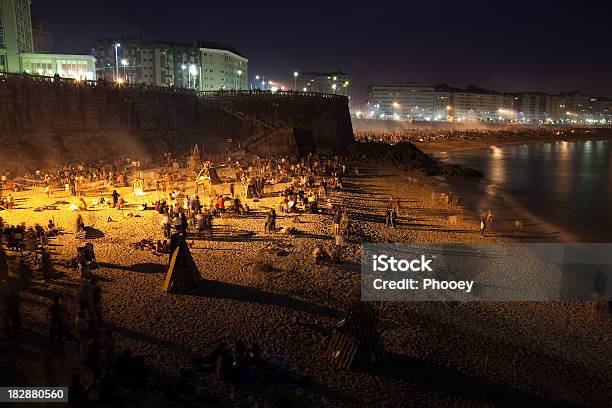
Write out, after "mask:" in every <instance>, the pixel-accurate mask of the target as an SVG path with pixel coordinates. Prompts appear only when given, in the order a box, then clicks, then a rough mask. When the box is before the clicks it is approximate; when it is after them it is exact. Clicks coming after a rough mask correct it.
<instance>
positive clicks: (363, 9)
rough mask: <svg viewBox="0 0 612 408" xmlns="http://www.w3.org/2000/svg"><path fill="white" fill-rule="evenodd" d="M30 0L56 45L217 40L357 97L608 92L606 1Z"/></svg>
mask: <svg viewBox="0 0 612 408" xmlns="http://www.w3.org/2000/svg"><path fill="white" fill-rule="evenodd" d="M32 2H33V6H32V10H33V14H34V15H36V16H38V17H40V18H41V19H43V21H45V22H46V24H47V26H48V27H49V29H50V30H51V31H52V32H53V35H54V42H55V48H56V49H57V51H61V52H80V51H83V50H88V49H89V48H91V45H92V43H93V41H94V40H95V39H96V38H104V37H115V36H124V35H130V36H142V37H143V38H145V39H164V40H176V41H189V40H193V39H201V40H209V41H220V42H226V43H229V44H231V45H233V46H234V47H236V48H237V49H239V50H240V51H241V52H242V53H243V54H245V55H246V56H247V57H248V58H249V71H250V74H251V75H253V76H254V75H255V74H266V77H270V78H272V79H275V78H276V79H279V80H281V79H284V78H287V77H289V76H290V75H291V73H292V72H293V71H294V70H296V69H297V70H299V71H328V70H335V69H342V70H344V71H346V72H348V73H349V74H350V75H351V76H352V87H351V93H352V95H353V97H354V102H357V103H360V102H362V101H363V100H364V99H365V94H366V88H367V86H368V85H369V84H370V83H392V82H396V81H415V82H423V83H448V84H449V85H452V86H467V85H469V84H476V85H479V86H481V87H485V88H493V89H498V90H510V91H517V90H539V91H545V92H553V93H554V92H559V91H569V90H573V89H578V90H583V91H585V92H590V93H594V94H597V95H608V96H612V28H611V27H612V23H611V15H612V13H611V12H612V6H611V5H610V4H609V3H608V2H601V4H600V5H597V4H596V3H595V2H592V1H582V2H581V1H574V2H572V3H570V2H567V1H564V0H558V1H553V0H531V1H524V0H506V1H495V0H490V1H481V0H463V1H460V0H454V1H436V0H420V1H412V0H404V1H387V2H377V1H368V2H363V1H353V2H344V1H333V2H332V1H325V2H323V1H295V2H292V1H284V2H278V3H277V2H263V1H259V2H258V1H249V2H241V1H237V0H234V1H231V0H230V1H205V0H177V1H167V0H165V1H159V0H121V1H120V0H103V1H97V2H93V1H92V2H84V1H82V0H78V1H77V0H56V1H49V0H33V1H32ZM606 3H608V4H606Z"/></svg>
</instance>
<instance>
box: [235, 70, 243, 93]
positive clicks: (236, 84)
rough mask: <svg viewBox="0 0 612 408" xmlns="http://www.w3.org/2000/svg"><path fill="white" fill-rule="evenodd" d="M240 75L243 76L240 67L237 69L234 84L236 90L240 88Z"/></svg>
mask: <svg viewBox="0 0 612 408" xmlns="http://www.w3.org/2000/svg"><path fill="white" fill-rule="evenodd" d="M240 76H242V70H240V69H239V70H238V71H236V77H235V80H236V83H235V85H234V90H235V91H237V90H238V77H240Z"/></svg>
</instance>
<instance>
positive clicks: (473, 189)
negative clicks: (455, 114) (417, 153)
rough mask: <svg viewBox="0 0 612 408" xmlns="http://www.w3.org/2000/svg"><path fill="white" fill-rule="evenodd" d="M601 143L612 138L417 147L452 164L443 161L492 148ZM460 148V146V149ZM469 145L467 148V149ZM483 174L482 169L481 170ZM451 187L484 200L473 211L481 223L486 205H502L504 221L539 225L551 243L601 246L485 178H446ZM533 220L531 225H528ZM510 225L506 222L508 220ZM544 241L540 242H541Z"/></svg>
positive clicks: (440, 144) (518, 139) (457, 143)
mask: <svg viewBox="0 0 612 408" xmlns="http://www.w3.org/2000/svg"><path fill="white" fill-rule="evenodd" d="M589 140H592V141H599V140H612V135H608V136H602V135H597V136H596V135H584V134H581V135H576V136H570V137H554V138H553V137H545V138H541V139H534V138H526V139H521V138H520V137H518V138H515V139H513V140H487V141H484V140H478V141H476V140H470V141H464V140H461V141H459V140H456V141H451V142H445V143H437V142H424V143H420V144H416V146H417V147H418V148H419V149H421V150H422V151H423V152H425V153H426V154H428V155H430V156H432V157H433V158H434V159H436V160H439V161H442V162H446V163H452V159H451V158H450V157H448V156H447V157H443V156H444V155H445V154H448V153H452V152H459V151H461V152H462V151H470V150H472V151H475V150H484V149H488V148H491V147H500V146H512V145H518V144H539V143H555V142H577V141H589ZM460 144H461V145H460ZM465 144H467V145H465ZM479 170H480V169H479ZM445 178H446V179H447V182H448V184H449V185H451V186H453V187H454V188H456V189H457V190H458V191H459V192H460V193H461V194H467V195H475V194H479V195H481V196H483V197H484V198H483V199H482V201H481V203H480V204H476V205H475V206H474V208H471V209H470V213H471V214H472V215H474V216H476V219H477V220H478V219H479V217H482V216H483V213H484V214H486V212H487V210H488V208H484V207H490V205H487V204H486V203H490V202H495V201H496V199H497V201H501V206H502V208H504V207H506V206H507V207H509V208H508V209H506V210H505V211H502V214H503V215H502V219H503V218H506V217H508V216H509V215H513V218H516V219H522V220H525V221H527V222H525V226H527V225H532V226H533V225H538V227H537V228H536V233H537V235H545V236H550V237H551V238H552V237H554V238H553V239H552V241H548V242H567V243H571V242H598V240H597V239H595V240H593V239H590V238H588V237H581V236H579V235H577V234H575V233H573V232H571V231H569V230H567V229H566V228H562V227H560V226H559V225H557V224H554V223H552V222H550V221H547V220H545V219H544V218H542V217H541V216H538V215H536V214H534V213H533V212H532V211H531V210H530V209H528V208H527V207H525V206H524V205H523V204H521V203H520V202H519V201H518V199H516V198H515V197H514V196H513V195H512V194H511V193H509V192H507V191H504V190H503V189H502V188H500V187H498V186H495V185H493V184H491V183H490V182H489V180H488V179H487V178H486V177H484V176H483V178H482V179H474V180H470V179H464V180H460V179H456V178H452V177H448V176H447V177H445ZM492 189H494V190H495V191H496V192H495V195H494V196H492V195H490V194H489V193H488V191H489V190H492ZM496 212H497V211H495V209H494V208H493V213H494V222H493V224H495V218H496ZM528 220H530V221H528ZM506 221H507V220H506ZM538 239H541V238H538ZM516 240H517V241H519V242H521V241H524V239H521V237H520V236H517V237H516Z"/></svg>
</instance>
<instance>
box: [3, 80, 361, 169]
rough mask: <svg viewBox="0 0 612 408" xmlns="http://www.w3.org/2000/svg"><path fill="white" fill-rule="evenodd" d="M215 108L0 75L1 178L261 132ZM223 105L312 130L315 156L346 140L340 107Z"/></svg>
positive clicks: (185, 98) (235, 100) (303, 101)
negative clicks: (21, 168)
mask: <svg viewBox="0 0 612 408" xmlns="http://www.w3.org/2000/svg"><path fill="white" fill-rule="evenodd" d="M220 100H221V99H218V98H204V99H203V98H201V97H198V96H196V95H195V94H194V93H190V92H185V91H182V90H172V89H169V88H157V87H148V88H147V87H139V86H120V87H116V86H114V85H112V84H108V83H106V84H105V83H84V82H74V81H68V80H61V81H58V80H56V81H54V82H52V81H51V80H50V79H49V78H39V77H29V76H19V75H6V74H1V75H0V171H2V170H9V169H10V167H11V166H18V165H19V164H23V165H27V167H29V168H36V167H43V166H44V165H48V164H51V163H58V162H63V161H68V160H75V159H82V160H91V159H106V160H108V159H112V158H115V157H117V156H120V157H130V155H131V156H132V157H135V155H142V154H149V153H158V152H163V151H166V150H167V149H169V150H173V151H177V152H183V153H184V152H186V151H187V150H186V149H188V148H189V146H190V145H193V144H194V143H199V144H203V145H204V146H205V149H206V150H207V151H211V152H212V151H223V150H225V149H226V148H227V147H228V145H227V143H226V140H227V139H233V140H234V141H242V142H243V143H244V144H246V143H248V141H249V140H252V138H253V137H254V135H257V134H259V133H261V132H262V129H259V127H258V124H257V123H255V122H253V121H250V120H248V119H245V115H243V117H242V118H240V117H238V116H237V115H235V114H232V111H231V110H228V109H221V108H220V107H217V106H216V104H217V103H219V101H220ZM228 103H229V104H230V105H231V107H232V110H235V111H237V110H240V111H242V112H244V113H245V114H246V117H247V118H248V117H251V116H249V115H252V117H255V116H257V117H260V118H262V119H265V120H267V121H269V122H272V121H276V120H277V119H278V122H279V123H282V124H283V127H300V128H308V129H312V132H313V137H314V138H315V141H316V143H317V146H320V147H321V149H327V148H329V149H334V150H336V149H342V148H343V147H344V146H346V144H347V143H348V142H350V141H352V138H353V134H352V127H351V122H350V116H349V112H348V105H347V103H346V100H345V99H341V98H337V99H334V100H331V99H328V98H322V97H314V96H313V97H297V96H295V97H289V96H270V95H260V94H255V95H247V94H241V95H235V96H232V97H231V98H230V100H229V101H228V99H227V97H224V98H223V104H224V105H225V106H227V104H228ZM277 111H278V114H277ZM39 161H42V162H45V163H42V164H41V163H39Z"/></svg>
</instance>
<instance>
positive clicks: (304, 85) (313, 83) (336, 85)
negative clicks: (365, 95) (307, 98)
mask: <svg viewBox="0 0 612 408" xmlns="http://www.w3.org/2000/svg"><path fill="white" fill-rule="evenodd" d="M288 84H289V85H290V86H291V88H293V86H295V85H296V84H297V89H296V90H297V91H302V92H318V93H327V94H336V95H344V96H346V97H350V92H349V91H350V86H351V78H350V77H349V75H348V74H347V73H345V72H343V71H335V72H298V76H297V77H296V78H291V81H290V82H289V83H288Z"/></svg>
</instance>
